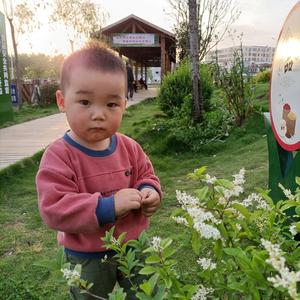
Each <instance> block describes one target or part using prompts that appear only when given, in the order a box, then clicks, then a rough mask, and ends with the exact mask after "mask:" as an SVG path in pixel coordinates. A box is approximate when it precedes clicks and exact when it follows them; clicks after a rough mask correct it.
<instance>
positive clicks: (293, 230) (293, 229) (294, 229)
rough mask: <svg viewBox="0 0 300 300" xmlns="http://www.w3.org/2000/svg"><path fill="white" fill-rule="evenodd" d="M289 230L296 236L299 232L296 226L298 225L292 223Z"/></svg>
mask: <svg viewBox="0 0 300 300" xmlns="http://www.w3.org/2000/svg"><path fill="white" fill-rule="evenodd" d="M289 230H290V233H291V234H292V235H293V236H295V235H296V234H297V233H298V231H297V228H296V225H294V224H292V225H291V226H290V228H289Z"/></svg>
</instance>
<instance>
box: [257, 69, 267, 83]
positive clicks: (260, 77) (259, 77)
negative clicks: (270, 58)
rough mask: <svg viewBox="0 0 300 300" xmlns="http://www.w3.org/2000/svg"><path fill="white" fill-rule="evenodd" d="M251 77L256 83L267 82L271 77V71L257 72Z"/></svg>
mask: <svg viewBox="0 0 300 300" xmlns="http://www.w3.org/2000/svg"><path fill="white" fill-rule="evenodd" d="M253 79H254V81H255V82H257V83H268V82H270V79H271V71H270V70H264V71H261V72H259V73H257V74H256V75H255V76H254V78H253Z"/></svg>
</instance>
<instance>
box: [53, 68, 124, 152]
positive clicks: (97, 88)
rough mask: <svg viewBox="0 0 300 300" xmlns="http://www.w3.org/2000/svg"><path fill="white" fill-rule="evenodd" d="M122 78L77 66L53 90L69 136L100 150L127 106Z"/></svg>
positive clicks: (119, 75) (106, 144) (119, 121)
mask: <svg viewBox="0 0 300 300" xmlns="http://www.w3.org/2000/svg"><path fill="white" fill-rule="evenodd" d="M125 89H126V87H125V77H124V74H122V73H121V72H117V73H116V72H115V73H114V72H105V73H104V72H102V71H99V70H91V69H86V68H84V67H81V66H78V67H76V68H75V69H74V70H72V74H71V76H70V80H69V84H68V86H67V87H66V88H65V93H64V94H63V93H62V91H57V92H56V98H57V104H58V107H59V109H60V111H62V112H65V113H66V117H67V120H68V123H69V125H70V128H71V133H70V134H71V136H72V137H73V138H74V139H75V140H77V141H78V142H79V143H80V144H82V145H83V146H86V147H89V148H94V149H99V150H101V149H103V148H105V147H107V146H108V143H109V140H110V137H111V136H112V135H113V134H114V133H116V131H117V130H118V129H119V127H120V125H121V121H122V116H123V113H124V110H125V108H126V99H125Z"/></svg>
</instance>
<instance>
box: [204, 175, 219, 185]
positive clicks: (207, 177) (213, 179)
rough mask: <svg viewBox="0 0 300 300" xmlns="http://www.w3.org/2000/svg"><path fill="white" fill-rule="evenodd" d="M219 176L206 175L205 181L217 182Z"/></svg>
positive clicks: (209, 182) (208, 182)
mask: <svg viewBox="0 0 300 300" xmlns="http://www.w3.org/2000/svg"><path fill="white" fill-rule="evenodd" d="M216 180H217V178H216V177H214V176H213V177H212V176H210V175H209V174H206V175H205V179H203V181H204V182H206V183H207V184H214V183H215V182H216Z"/></svg>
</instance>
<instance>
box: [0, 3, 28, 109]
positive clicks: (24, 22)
mask: <svg viewBox="0 0 300 300" xmlns="http://www.w3.org/2000/svg"><path fill="white" fill-rule="evenodd" d="M2 4H3V8H4V14H5V16H6V18H7V20H8V23H9V26H10V32H11V38H12V44H13V49H14V66H15V68H14V71H13V72H14V73H13V74H12V77H14V78H15V80H16V85H17V93H18V98H19V103H18V105H19V106H22V95H21V76H20V64H19V56H18V34H24V33H25V32H31V31H32V30H33V28H34V10H33V9H32V8H31V7H30V6H29V5H28V3H26V2H25V1H24V3H21V4H18V5H16V6H14V5H13V1H12V0H2Z"/></svg>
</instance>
